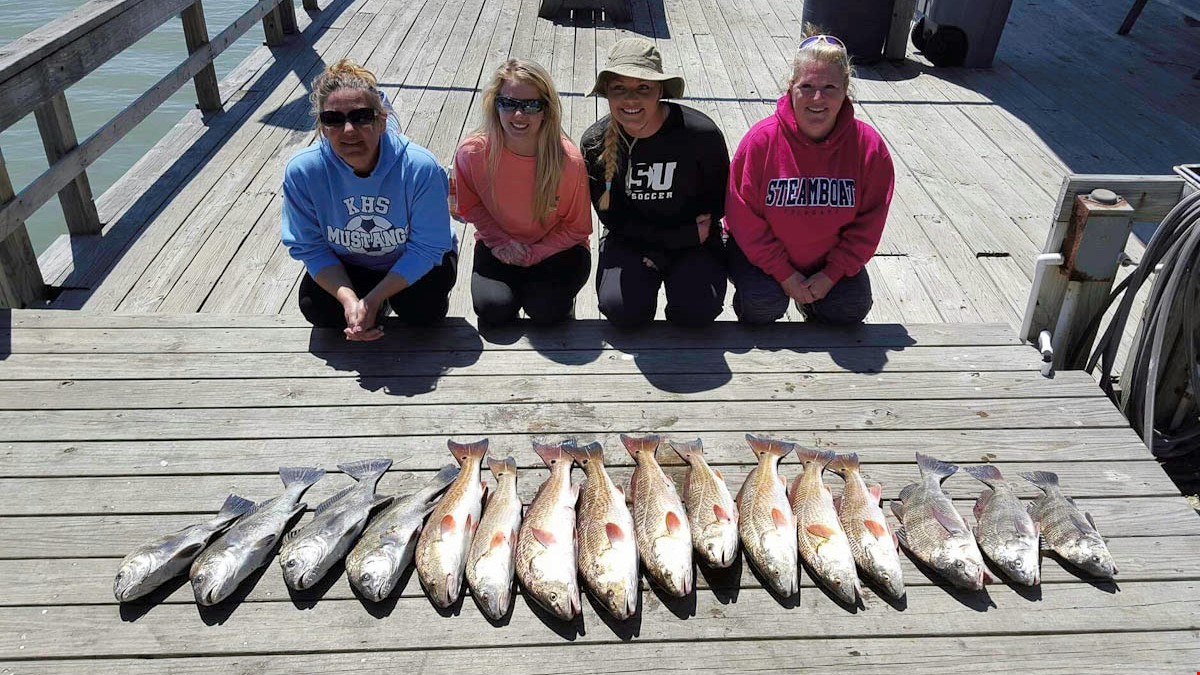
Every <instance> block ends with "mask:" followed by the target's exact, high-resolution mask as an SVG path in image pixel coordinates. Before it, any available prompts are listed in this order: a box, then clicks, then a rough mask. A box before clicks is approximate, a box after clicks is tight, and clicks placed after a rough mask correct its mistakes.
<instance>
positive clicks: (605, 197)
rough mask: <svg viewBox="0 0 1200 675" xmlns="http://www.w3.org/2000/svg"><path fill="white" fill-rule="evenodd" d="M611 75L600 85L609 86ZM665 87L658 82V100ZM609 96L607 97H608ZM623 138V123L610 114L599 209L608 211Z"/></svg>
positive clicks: (601, 156)
mask: <svg viewBox="0 0 1200 675" xmlns="http://www.w3.org/2000/svg"><path fill="white" fill-rule="evenodd" d="M611 79H612V78H611V77H605V78H604V79H603V80H601V84H600V85H599V86H603V87H604V88H605V89H607V88H608V83H609V80H611ZM662 95H663V87H662V83H661V82H659V83H658V100H660V101H661V100H662ZM606 98H607V97H606ZM620 140H621V124H620V123H619V122H617V121H616V120H615V119H613V116H612V115H611V114H609V116H608V126H607V127H605V129H604V141H603V145H602V146H601V150H600V161H601V162H603V163H604V193H603V194H601V195H600V198H599V199H597V200H596V210H597V211H607V210H608V205H609V202H610V201H611V198H610V196H609V194H610V193H611V192H612V182H613V178H614V177H616V175H617V169H618V168H620V165H621V147H620V144H619V143H618V142H617V141H620Z"/></svg>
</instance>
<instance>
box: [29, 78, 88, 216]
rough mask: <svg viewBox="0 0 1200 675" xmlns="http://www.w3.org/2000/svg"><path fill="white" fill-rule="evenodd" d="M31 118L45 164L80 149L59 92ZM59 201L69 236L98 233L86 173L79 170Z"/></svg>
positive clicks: (36, 109)
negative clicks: (36, 129)
mask: <svg viewBox="0 0 1200 675" xmlns="http://www.w3.org/2000/svg"><path fill="white" fill-rule="evenodd" d="M33 116H34V117H35V118H37V125H38V132H39V133H40V134H41V136H42V147H43V148H44V149H45V151H46V162H47V163H49V164H50V166H53V165H54V164H55V163H56V162H58V160H60V159H62V158H63V157H64V156H66V155H67V153H69V152H71V151H72V150H74V149H75V148H77V147H79V141H78V139H77V138H76V137H75V124H74V123H73V122H72V121H71V109H70V107H68V106H67V97H66V95H65V94H63V93H62V92H59V93H57V94H55V95H53V96H51V97H50V99H49V100H47V101H46V102H45V103H43V104H41V105H39V106H37V107H36V108H34V110H33ZM58 202H59V204H60V205H61V206H62V211H63V219H64V220H65V221H66V223H67V230H68V231H69V232H70V233H71V234H72V235H77V234H97V233H99V232H100V217H99V216H98V215H97V214H96V202H95V201H93V198H92V185H91V183H90V182H89V181H88V177H87V173H86V172H82V171H81V172H80V173H79V175H77V176H75V179H74V180H72V181H71V182H70V183H67V184H66V185H65V186H64V187H63V188H62V189H61V190H59V191H58Z"/></svg>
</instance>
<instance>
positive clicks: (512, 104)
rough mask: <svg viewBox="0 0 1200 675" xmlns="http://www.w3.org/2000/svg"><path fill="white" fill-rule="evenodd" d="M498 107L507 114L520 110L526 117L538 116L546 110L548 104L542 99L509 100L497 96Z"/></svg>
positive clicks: (505, 97) (506, 97)
mask: <svg viewBox="0 0 1200 675" xmlns="http://www.w3.org/2000/svg"><path fill="white" fill-rule="evenodd" d="M496 107H497V108H499V109H501V110H504V111H506V112H512V111H514V110H520V111H521V112H523V113H525V114H526V115H536V114H538V113H540V112H542V111H543V110H545V109H546V102H545V101H543V100H542V99H540V98H509V97H508V96H497V97H496Z"/></svg>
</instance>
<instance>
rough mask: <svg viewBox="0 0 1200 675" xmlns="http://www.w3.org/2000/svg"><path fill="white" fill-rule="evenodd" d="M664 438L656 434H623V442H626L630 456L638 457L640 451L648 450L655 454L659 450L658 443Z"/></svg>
mask: <svg viewBox="0 0 1200 675" xmlns="http://www.w3.org/2000/svg"><path fill="white" fill-rule="evenodd" d="M661 441H662V438H661V437H660V436H658V435H656V434H650V435H649V436H641V437H638V436H626V435H625V434H621V442H622V443H624V444H625V449H626V450H628V451H629V456H630V457H633V458H635V459H636V458H637V456H638V453H639V452H648V453H650V454H651V455H653V454H654V453H655V452H656V451H657V450H658V444H659V443H660V442H661Z"/></svg>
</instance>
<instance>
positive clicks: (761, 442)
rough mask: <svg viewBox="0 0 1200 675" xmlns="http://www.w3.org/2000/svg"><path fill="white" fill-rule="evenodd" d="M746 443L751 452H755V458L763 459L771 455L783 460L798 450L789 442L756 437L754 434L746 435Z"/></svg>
mask: <svg viewBox="0 0 1200 675" xmlns="http://www.w3.org/2000/svg"><path fill="white" fill-rule="evenodd" d="M746 442H747V443H749V444H750V450H752V451H753V452H754V456H755V457H758V458H760V459H761V458H762V456H763V455H771V456H773V457H778V458H780V459H783V458H784V457H787V455H788V453H789V452H791V451H792V450H794V449H795V448H796V444H795V443H788V442H787V441H779V440H775V439H773V438H767V437H765V436H755V435H754V434H746Z"/></svg>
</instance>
